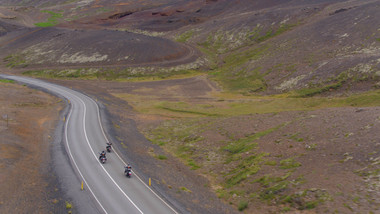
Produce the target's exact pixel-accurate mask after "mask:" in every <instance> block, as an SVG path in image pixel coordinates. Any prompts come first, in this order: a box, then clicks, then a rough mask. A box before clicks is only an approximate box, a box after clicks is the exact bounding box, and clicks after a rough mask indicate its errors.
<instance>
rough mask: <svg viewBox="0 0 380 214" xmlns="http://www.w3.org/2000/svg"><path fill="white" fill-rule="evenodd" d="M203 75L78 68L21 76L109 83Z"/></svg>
mask: <svg viewBox="0 0 380 214" xmlns="http://www.w3.org/2000/svg"><path fill="white" fill-rule="evenodd" d="M201 74H203V73H200V72H199V71H195V70H175V71H174V70H173V71H169V70H168V69H157V70H154V71H152V70H150V69H149V68H148V69H144V68H126V69H117V70H116V69H102V68H79V69H47V70H30V71H25V72H23V75H26V76H33V77H43V78H54V79H85V80H88V79H100V80H109V81H157V80H164V79H178V78H186V77H193V76H198V75H201Z"/></svg>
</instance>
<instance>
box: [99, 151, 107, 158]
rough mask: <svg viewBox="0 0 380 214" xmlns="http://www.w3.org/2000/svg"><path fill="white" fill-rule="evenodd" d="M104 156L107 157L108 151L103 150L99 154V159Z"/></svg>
mask: <svg viewBox="0 0 380 214" xmlns="http://www.w3.org/2000/svg"><path fill="white" fill-rule="evenodd" d="M102 157H104V158H106V152H105V151H102V152H101V153H100V156H99V160H100V159H102Z"/></svg>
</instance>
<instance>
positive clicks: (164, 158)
mask: <svg viewBox="0 0 380 214" xmlns="http://www.w3.org/2000/svg"><path fill="white" fill-rule="evenodd" d="M157 158H158V159H160V160H166V159H168V158H167V157H166V156H165V155H158V156H157Z"/></svg>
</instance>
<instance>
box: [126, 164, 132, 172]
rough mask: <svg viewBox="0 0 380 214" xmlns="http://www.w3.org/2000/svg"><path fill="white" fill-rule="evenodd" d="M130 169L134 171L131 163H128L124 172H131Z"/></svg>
mask: <svg viewBox="0 0 380 214" xmlns="http://www.w3.org/2000/svg"><path fill="white" fill-rule="evenodd" d="M130 171H132V167H131V165H130V164H127V166H125V171H124V173H128V172H130Z"/></svg>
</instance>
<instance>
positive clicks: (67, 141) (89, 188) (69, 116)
mask: <svg viewBox="0 0 380 214" xmlns="http://www.w3.org/2000/svg"><path fill="white" fill-rule="evenodd" d="M71 103H72V102H71ZM73 106H74V105H73V104H71V108H70V112H69V115H68V117H67V120H66V123H65V138H66V145H67V150H68V152H69V155H70V158H71V160H72V161H73V163H74V165H75V167H76V168H77V170H78V172H79V174H80V176H81V177H82V179H83V181H84V183H85V184H86V186H87V188H88V190H90V192H91V194H92V196H94V198H95V200H96V201H97V202H98V204H99V206H100V207H101V208H102V210H103V211H104V213H106V214H108V213H107V211H106V209H105V208H104V207H103V205H102V204H101V203H100V201H99V200H98V198H97V197H96V196H95V194H94V192H93V191H92V189H91V187H90V185H88V183H87V181H86V179H85V178H84V176H83V174H82V172H81V171H80V169H79V167H78V165H77V163H76V162H75V159H74V157H73V155H72V153H71V150H70V146H69V140H68V136H67V126H68V123H69V120H70V118H71V113H72V111H73Z"/></svg>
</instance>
